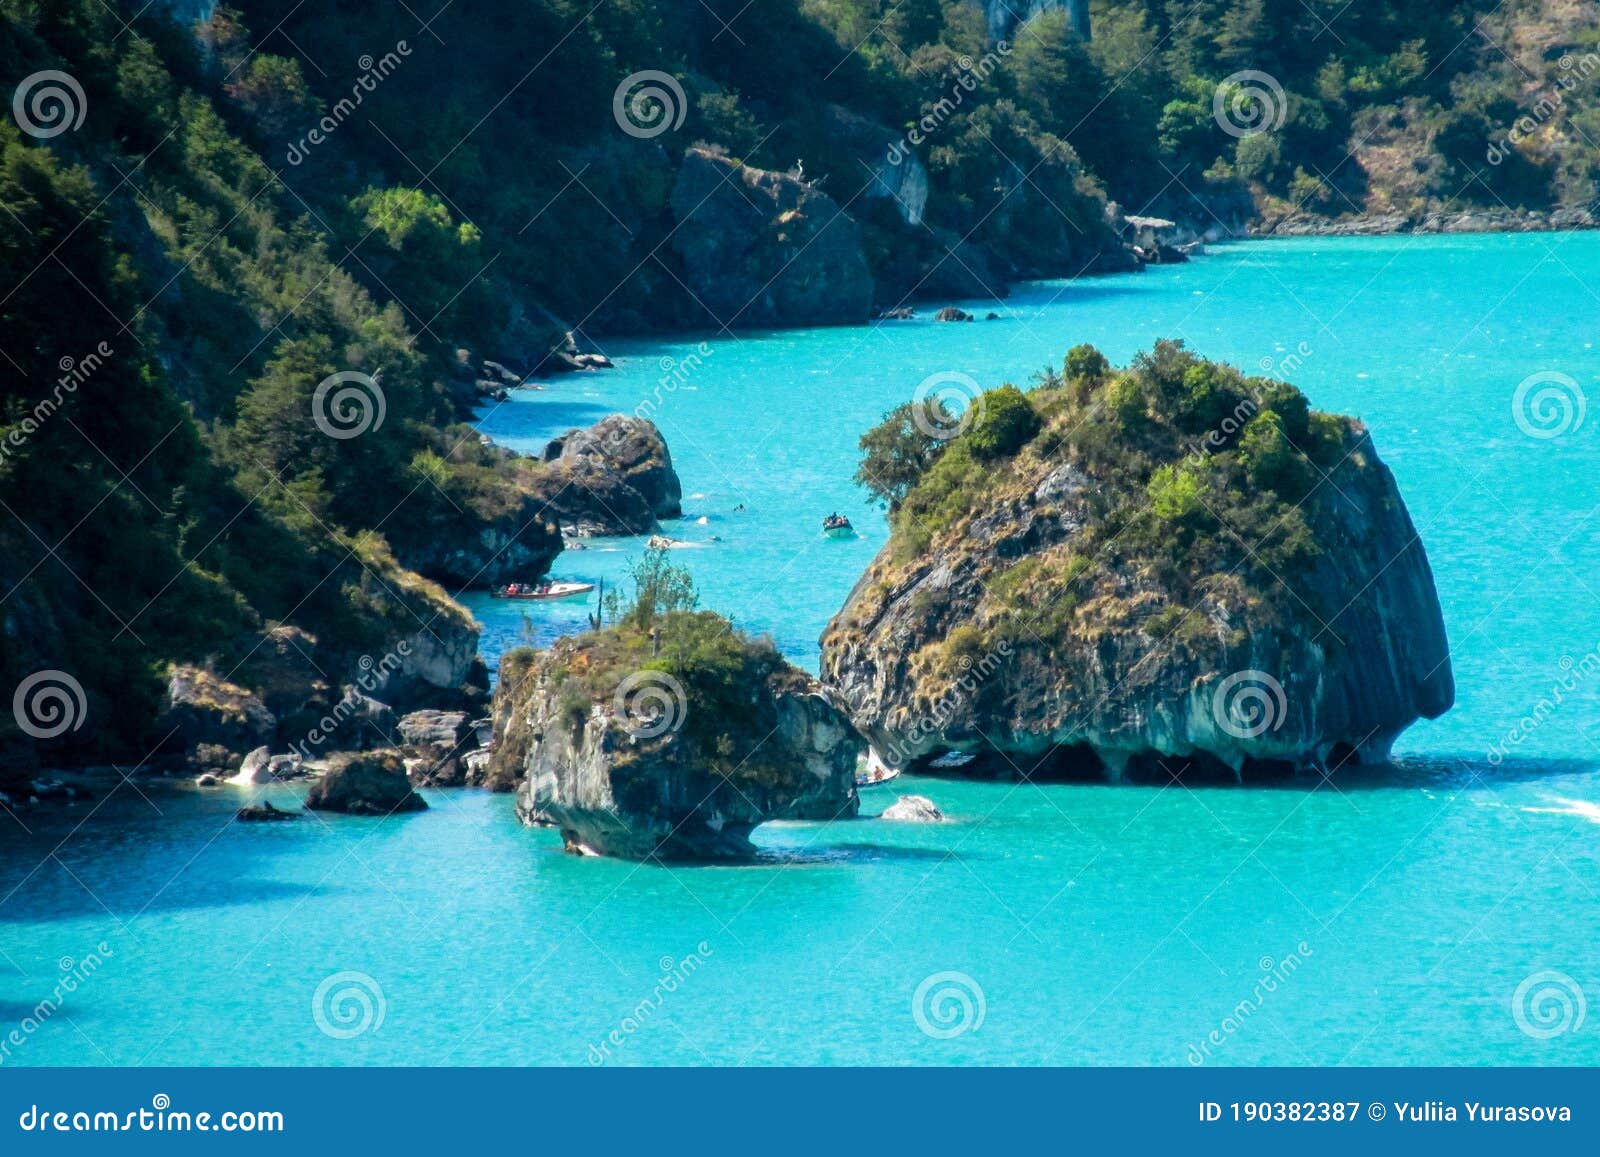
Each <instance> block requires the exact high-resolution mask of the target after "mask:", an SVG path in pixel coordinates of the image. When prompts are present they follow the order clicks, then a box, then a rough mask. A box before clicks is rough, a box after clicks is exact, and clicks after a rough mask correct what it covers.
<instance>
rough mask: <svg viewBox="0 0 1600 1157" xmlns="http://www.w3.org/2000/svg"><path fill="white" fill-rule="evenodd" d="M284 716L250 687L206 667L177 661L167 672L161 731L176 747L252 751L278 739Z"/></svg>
mask: <svg viewBox="0 0 1600 1157" xmlns="http://www.w3.org/2000/svg"><path fill="white" fill-rule="evenodd" d="M277 730H278V720H277V719H276V718H275V717H274V716H273V714H272V712H271V711H269V710H268V709H267V706H266V704H265V703H263V702H262V701H261V698H260V697H259V696H257V695H256V694H255V693H253V692H251V691H250V690H248V689H247V688H244V687H241V686H239V685H238V684H237V683H233V682H230V681H229V680H227V679H224V678H222V677H221V676H219V675H216V674H214V673H212V672H210V671H207V670H205V669H204V668H201V667H194V666H190V665H187V664H178V665H175V666H174V667H173V668H172V670H171V672H170V673H169V674H168V676H167V694H166V701H165V703H164V704H163V711H162V713H161V717H160V718H159V719H158V720H157V721H156V731H157V734H158V735H160V736H161V737H162V738H163V740H164V742H163V744H162V746H163V747H164V748H167V749H171V750H185V751H194V750H197V749H198V748H200V747H201V746H202V745H205V746H208V747H218V748H223V749H225V750H228V751H235V752H238V751H248V750H250V749H251V748H253V747H256V746H259V745H260V744H263V743H266V742H267V741H268V740H270V739H272V738H273V737H274V736H275V735H276V734H277Z"/></svg>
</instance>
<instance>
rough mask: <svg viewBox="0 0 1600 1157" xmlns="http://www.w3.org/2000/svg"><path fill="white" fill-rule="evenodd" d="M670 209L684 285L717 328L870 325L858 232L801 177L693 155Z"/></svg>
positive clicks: (704, 152) (869, 286) (703, 152)
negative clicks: (708, 314) (674, 224)
mask: <svg viewBox="0 0 1600 1157" xmlns="http://www.w3.org/2000/svg"><path fill="white" fill-rule="evenodd" d="M671 205H672V213H673V216H674V218H675V219H676V221H677V226H676V228H675V229H674V230H673V232H672V235H671V242H670V244H671V246H672V248H673V250H674V251H675V252H676V253H677V255H678V257H679V259H680V261H681V262H682V265H683V276H684V281H685V283H686V286H687V288H688V290H689V291H690V293H692V294H693V295H694V297H695V298H696V300H698V301H699V302H700V303H701V305H702V306H703V307H704V308H705V309H706V310H707V311H708V312H709V313H710V314H711V320H714V321H715V322H716V323H717V324H720V325H726V326H731V327H736V328H737V327H752V326H775V325H784V326H797V325H850V324H856V323H860V322H864V321H866V320H867V319H868V318H869V317H870V316H871V313H872V297H873V282H872V272H871V270H870V269H869V267H868V265H867V259H866V256H865V254H864V252H863V250H862V245H861V230H860V227H859V226H858V225H857V224H856V222H855V221H854V220H852V219H851V218H850V216H849V215H848V214H846V213H845V212H844V211H843V210H842V209H841V208H840V206H839V205H838V203H837V202H835V201H834V199H833V198H832V197H830V196H828V195H827V194H826V193H824V192H822V191H821V190H820V189H819V188H817V187H816V186H815V185H814V184H812V183H810V182H808V181H806V180H805V179H804V178H803V177H801V176H800V175H799V174H790V173H777V172H770V171H768V170H765V169H756V168H751V167H750V166H748V165H744V164H741V163H740V162H738V161H735V160H732V159H730V158H728V157H726V156H722V155H720V154H719V153H717V152H714V151H712V150H710V149H704V148H698V147H697V148H691V149H690V150H689V151H688V153H687V154H686V155H685V156H684V159H683V164H682V165H681V166H680V168H679V170H678V177H677V182H676V184H675V185H674V187H673V190H672V198H671Z"/></svg>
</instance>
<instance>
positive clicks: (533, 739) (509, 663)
mask: <svg viewBox="0 0 1600 1157" xmlns="http://www.w3.org/2000/svg"><path fill="white" fill-rule="evenodd" d="M655 626H656V630H657V632H658V636H657V637H658V639H659V640H660V653H659V654H655V653H654V649H653V647H652V644H651V641H650V637H649V634H648V633H647V632H645V631H642V630H635V629H630V628H627V627H620V628H619V627H611V628H607V629H606V630H604V631H601V632H595V633H591V634H588V635H583V636H578V637H575V638H570V639H564V640H562V641H561V642H559V643H557V644H556V645H555V646H554V647H553V648H551V649H550V650H548V651H543V652H538V653H531V652H521V653H516V654H513V655H511V656H508V657H507V659H506V660H505V662H504V663H503V664H502V668H501V682H500V686H499V689H498V690H497V692H496V703H495V712H494V717H495V723H496V733H497V743H496V748H495V752H494V755H493V757H492V762H491V768H490V781H491V783H492V784H494V785H496V786H500V787H505V786H506V785H507V784H509V783H513V782H514V783H515V784H516V785H517V786H516V791H517V814H518V815H519V816H521V817H522V819H523V820H524V822H527V823H530V824H548V825H551V826H554V827H557V828H559V829H560V830H561V833H562V837H563V839H564V840H565V842H566V845H567V848H568V850H569V851H573V852H581V853H594V854H600V855H613V856H621V857H625V858H629V859H647V858H652V857H654V858H660V859H725V858H737V857H742V856H746V855H749V854H750V853H751V852H752V851H753V850H754V849H753V847H752V845H751V843H750V838H749V837H750V832H751V831H752V830H753V829H754V828H755V827H756V826H757V825H758V824H761V823H763V822H765V821H767V820H773V819H835V818H839V817H848V816H853V815H855V813H856V807H857V799H856V794H855V765H856V758H857V755H858V753H859V752H860V750H861V747H862V743H861V739H860V737H859V736H858V735H857V734H856V733H855V731H854V729H853V728H851V726H850V724H849V721H848V720H847V719H846V718H845V716H844V714H843V713H842V712H841V711H840V710H839V709H838V708H837V707H836V706H835V705H834V704H833V703H832V702H831V701H830V699H829V698H828V697H827V696H826V695H824V694H823V693H822V691H821V689H820V688H819V687H818V685H817V684H816V682H815V681H814V680H812V679H811V678H810V677H809V676H807V675H805V674H804V673H802V672H800V671H798V670H796V669H795V668H793V667H791V666H790V665H789V664H788V663H786V662H784V660H783V659H782V658H781V657H780V656H779V655H778V654H777V652H776V651H775V650H774V649H773V648H772V647H771V645H770V644H768V643H764V642H758V641H752V640H747V639H744V638H742V637H741V636H738V635H736V634H733V633H732V629H731V627H730V626H729V625H728V624H727V622H726V620H723V619H720V618H719V617H718V616H715V615H711V614H706V613H702V614H698V615H696V614H688V613H686V612H685V613H676V614H673V615H667V616H663V617H662V618H660V619H659V620H657V622H656V624H655Z"/></svg>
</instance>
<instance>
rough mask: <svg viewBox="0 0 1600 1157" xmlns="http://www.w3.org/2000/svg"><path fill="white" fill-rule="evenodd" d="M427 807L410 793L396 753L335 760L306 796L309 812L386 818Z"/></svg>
mask: <svg viewBox="0 0 1600 1157" xmlns="http://www.w3.org/2000/svg"><path fill="white" fill-rule="evenodd" d="M427 807H428V803H427V801H426V800H424V799H423V798H422V797H421V796H420V795H418V794H417V793H416V792H414V791H412V790H411V784H410V782H409V781H408V780H407V779H406V775H405V764H404V762H403V760H402V758H401V756H400V753H399V752H396V751H369V752H364V753H361V754H357V755H341V756H338V757H336V758H335V760H334V763H333V766H332V767H331V768H329V769H328V773H327V774H326V775H324V776H323V777H322V778H321V779H319V780H317V782H316V783H314V784H312V785H311V790H310V791H309V792H307V793H306V808H307V810H309V811H330V812H345V813H347V814H349V815H358V816H386V815H392V814H394V813H395V812H412V811H425V810H427Z"/></svg>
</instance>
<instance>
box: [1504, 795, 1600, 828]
mask: <svg viewBox="0 0 1600 1157" xmlns="http://www.w3.org/2000/svg"><path fill="white" fill-rule="evenodd" d="M1550 800H1551V802H1552V803H1558V804H1561V805H1562V806H1560V807H1525V808H1523V809H1522V810H1523V811H1525V812H1534V813H1538V814H1540V815H1550V816H1578V817H1579V818H1580V819H1586V820H1588V821H1589V822H1590V823H1592V824H1600V803H1595V802H1594V801H1593V800H1588V799H1567V798H1566V797H1565V796H1559V795H1557V796H1551V797H1550Z"/></svg>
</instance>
